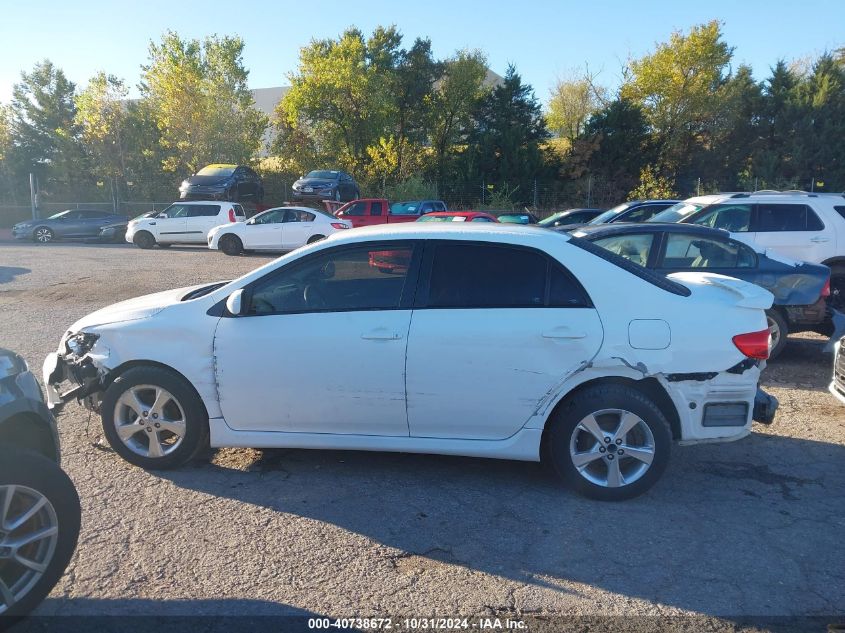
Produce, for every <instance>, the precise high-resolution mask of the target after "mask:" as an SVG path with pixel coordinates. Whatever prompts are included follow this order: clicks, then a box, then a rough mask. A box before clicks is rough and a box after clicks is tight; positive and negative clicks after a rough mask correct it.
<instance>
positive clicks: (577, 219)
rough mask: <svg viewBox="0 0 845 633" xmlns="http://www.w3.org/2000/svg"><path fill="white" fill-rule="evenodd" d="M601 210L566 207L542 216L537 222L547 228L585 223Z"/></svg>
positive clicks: (601, 210)
mask: <svg viewBox="0 0 845 633" xmlns="http://www.w3.org/2000/svg"><path fill="white" fill-rule="evenodd" d="M603 211H604V210H603V209H566V210H565V211H558V212H557V213H553V214H551V215H550V216H549V217H547V218H543V219H542V220H540V221H539V222H537V224H539V225H540V226H542V227H545V228H547V229H552V228H555V227H558V226H570V225H572V226H576V225H580V224H586V223H587V222H589V221H590V220H592V219H593V218H595V217H596V216H598V215H599V214H601V213H602V212H603Z"/></svg>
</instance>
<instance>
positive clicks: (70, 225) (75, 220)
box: [12, 209, 127, 244]
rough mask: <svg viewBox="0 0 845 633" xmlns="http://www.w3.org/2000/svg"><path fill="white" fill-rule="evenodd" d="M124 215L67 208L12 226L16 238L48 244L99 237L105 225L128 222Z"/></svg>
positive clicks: (13, 235)
mask: <svg viewBox="0 0 845 633" xmlns="http://www.w3.org/2000/svg"><path fill="white" fill-rule="evenodd" d="M126 220H127V218H126V216H124V215H120V214H118V213H114V212H111V211H97V210H94V209H67V210H66V211H61V212H59V213H56V214H54V215H51V216H50V217H49V218H44V219H41V220H27V221H26V222H18V223H17V224H15V225H14V226H13V227H12V237H14V238H15V239H16V240H31V241H35V242H40V243H42V244H46V243H47V242H53V241H55V240H63V239H81V238H92V237H98V236H99V234H100V229H101V228H102V227H103V226H106V225H109V224H113V223H115V222H126Z"/></svg>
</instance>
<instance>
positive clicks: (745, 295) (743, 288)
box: [666, 272, 774, 310]
mask: <svg viewBox="0 0 845 633" xmlns="http://www.w3.org/2000/svg"><path fill="white" fill-rule="evenodd" d="M666 277H667V278H668V279H671V280H672V281H676V282H678V283H681V284H683V285H684V286H686V287H687V288H691V289H692V288H694V287H695V286H696V285H699V284H702V283H704V284H706V285H709V286H716V287H717V288H721V289H723V290H727V291H728V292H730V293H731V294H733V295H734V296H735V297H736V299H737V302H736V305H737V306H739V307H741V308H757V309H760V310H768V309H769V308H771V307H772V301H774V295H772V293H771V292H769V291H768V290H766V289H764V288H761V287H760V286H757V285H755V284H752V283H749V282H747V281H742V280H741V279H735V278H734V277H727V276H725V275H717V274H716V273H704V272H701V273H693V272H684V273H671V274H669V275H666Z"/></svg>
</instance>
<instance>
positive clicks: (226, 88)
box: [141, 31, 267, 173]
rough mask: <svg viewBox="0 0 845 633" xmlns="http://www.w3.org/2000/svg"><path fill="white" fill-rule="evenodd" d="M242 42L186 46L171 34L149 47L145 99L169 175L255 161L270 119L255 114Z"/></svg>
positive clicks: (229, 40) (196, 42) (187, 43)
mask: <svg viewBox="0 0 845 633" xmlns="http://www.w3.org/2000/svg"><path fill="white" fill-rule="evenodd" d="M243 49H244V42H243V40H242V39H241V38H239V37H217V36H213V37H207V38H205V40H203V41H202V42H200V41H199V40H183V39H181V38H180V37H179V35H178V34H176V33H174V32H172V31H168V32H167V33H166V34H165V35H164V36H163V37H162V40H161V42H160V43H158V44H156V43H154V42H151V43H150V48H149V62H148V63H147V64H146V65H145V66H142V70H143V74H142V82H141V93H142V95H143V98H144V101H145V102H146V103H145V106H146V107H147V111H148V112H149V113H151V114H152V116H153V117H154V120H155V123H156V126H157V127H158V129H159V132H160V141H159V142H160V145H161V148H162V150H163V151H164V157H163V160H162V162H163V167H164V169H165V170H166V171H169V172H181V173H185V172H190V173H193V172H195V171H196V170H197V169H199V168H200V167H201V166H203V165H204V164H206V163H209V162H232V163H244V162H251V161H253V160H254V159H256V157H257V154H258V152H259V150H260V149H261V142H262V137H263V134H264V130H265V129H266V127H267V117H265V116H264V115H263V114H262V113H261V112H260V111H258V110H257V109H256V108H255V105H254V102H253V99H252V93H251V92H250V91H249V88H248V87H247V77H248V74H249V73H248V71H247V70H246V68H245V67H244V65H243Z"/></svg>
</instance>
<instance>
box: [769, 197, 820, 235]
mask: <svg viewBox="0 0 845 633" xmlns="http://www.w3.org/2000/svg"><path fill="white" fill-rule="evenodd" d="M823 229H824V224H823V223H822V221H821V220H820V219H819V216H817V215H816V213H815V211H813V210H812V209H811V208H810V207H808V206H807V205H806V204H771V203H769V204H758V205H757V229H756V230H757V231H758V232H760V233H774V232H782V231H821V230H823Z"/></svg>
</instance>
